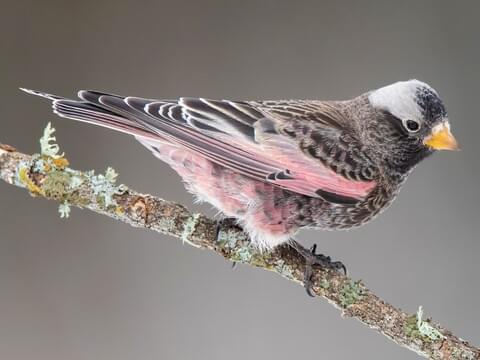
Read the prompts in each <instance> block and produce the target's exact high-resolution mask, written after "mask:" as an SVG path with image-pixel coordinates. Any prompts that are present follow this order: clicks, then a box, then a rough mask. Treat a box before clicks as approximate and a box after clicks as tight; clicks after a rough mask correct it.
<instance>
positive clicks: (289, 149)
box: [222, 135, 376, 200]
mask: <svg viewBox="0 0 480 360" xmlns="http://www.w3.org/2000/svg"><path fill="white" fill-rule="evenodd" d="M222 140H223V141H225V142H227V140H228V141H229V143H228V147H229V148H230V150H231V151H235V149H236V148H238V149H241V150H240V151H239V152H238V155H241V156H242V155H243V156H245V153H248V154H249V157H251V158H253V159H255V160H256V161H258V162H260V163H265V164H269V165H270V166H271V167H274V168H276V169H277V172H271V173H270V174H266V175H265V180H264V181H267V182H269V183H272V184H275V185H278V186H281V187H282V188H285V189H287V190H290V191H293V192H297V193H299V194H303V195H307V196H312V197H319V196H320V195H319V194H318V193H317V191H318V190H323V191H326V192H331V193H334V194H337V195H340V196H345V197H350V198H354V199H358V200H360V199H363V198H364V197H365V196H367V195H368V194H369V192H370V191H371V190H372V189H373V188H374V187H375V186H376V182H375V181H355V180H349V179H346V178H345V177H343V176H342V175H339V174H337V173H335V172H334V171H333V170H331V169H329V168H328V167H327V166H325V165H323V164H322V163H321V162H319V161H318V160H316V159H314V158H309V157H308V156H307V155H305V154H304V153H303V152H301V151H300V149H299V148H298V145H297V144H296V143H295V142H293V141H291V140H290V139H288V138H285V137H283V136H281V135H268V136H265V135H262V139H261V143H260V144H252V143H251V142H247V141H244V140H242V139H233V138H231V137H227V136H225V139H222ZM275 175H278V176H275Z"/></svg>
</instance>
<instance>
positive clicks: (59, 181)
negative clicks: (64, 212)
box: [42, 170, 70, 200]
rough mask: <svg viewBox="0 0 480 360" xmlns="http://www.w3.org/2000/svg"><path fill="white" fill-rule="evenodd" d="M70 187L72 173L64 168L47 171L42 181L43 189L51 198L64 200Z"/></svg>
mask: <svg viewBox="0 0 480 360" xmlns="http://www.w3.org/2000/svg"><path fill="white" fill-rule="evenodd" d="M69 188H70V175H69V174H68V173H66V172H65V171H62V170H53V171H50V172H49V173H47V176H46V177H45V180H44V181H43V183H42V190H43V191H44V193H45V195H46V196H47V197H49V198H53V199H56V200H62V199H63V198H64V197H65V196H66V194H67V193H68V191H69Z"/></svg>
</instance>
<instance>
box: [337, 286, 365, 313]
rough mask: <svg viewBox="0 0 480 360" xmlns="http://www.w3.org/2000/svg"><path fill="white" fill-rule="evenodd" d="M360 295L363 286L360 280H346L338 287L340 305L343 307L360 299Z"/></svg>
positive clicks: (361, 295)
mask: <svg viewBox="0 0 480 360" xmlns="http://www.w3.org/2000/svg"><path fill="white" fill-rule="evenodd" d="M362 297H363V287H362V285H361V282H360V280H358V281H353V280H348V281H346V282H345V283H344V284H343V286H342V288H341V289H340V305H342V307H344V308H346V307H349V306H350V305H353V304H355V303H356V302H357V301H359V300H361V299H362Z"/></svg>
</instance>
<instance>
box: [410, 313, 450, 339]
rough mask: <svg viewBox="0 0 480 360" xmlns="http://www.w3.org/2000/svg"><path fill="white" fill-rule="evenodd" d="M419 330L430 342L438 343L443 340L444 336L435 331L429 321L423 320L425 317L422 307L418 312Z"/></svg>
mask: <svg viewBox="0 0 480 360" xmlns="http://www.w3.org/2000/svg"><path fill="white" fill-rule="evenodd" d="M416 317H417V328H418V331H419V332H420V334H421V335H422V336H426V337H427V338H429V339H430V340H433V341H437V340H440V339H443V335H442V333H441V332H440V331H438V330H437V329H435V328H434V327H433V326H432V325H430V323H429V322H428V321H424V320H422V317H423V308H422V306H419V307H418V311H417V316H416Z"/></svg>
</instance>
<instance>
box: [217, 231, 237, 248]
mask: <svg viewBox="0 0 480 360" xmlns="http://www.w3.org/2000/svg"><path fill="white" fill-rule="evenodd" d="M238 240H239V239H238V233H236V232H234V231H230V230H228V229H227V230H226V231H225V230H223V229H220V231H219V232H218V236H217V242H218V243H219V245H220V247H222V248H223V247H228V248H230V249H233V248H234V247H235V246H236V245H237V241H238Z"/></svg>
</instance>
